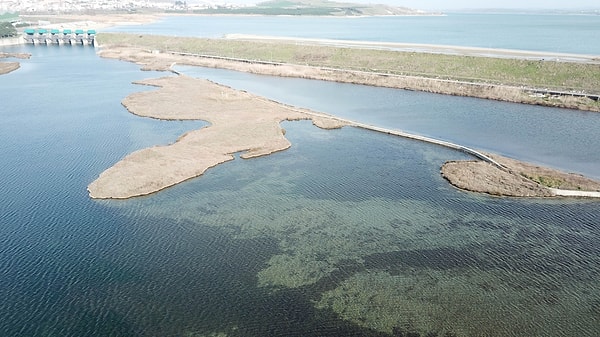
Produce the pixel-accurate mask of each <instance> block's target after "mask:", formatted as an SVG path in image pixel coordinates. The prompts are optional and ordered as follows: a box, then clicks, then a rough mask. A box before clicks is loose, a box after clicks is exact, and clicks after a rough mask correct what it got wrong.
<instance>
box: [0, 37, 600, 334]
mask: <svg viewBox="0 0 600 337" xmlns="http://www.w3.org/2000/svg"><path fill="white" fill-rule="evenodd" d="M13 50H20V51H28V52H32V54H33V57H32V59H30V60H24V61H22V68H21V69H20V70H18V71H16V72H13V73H11V74H8V75H3V76H0V102H1V107H2V108H1V109H0V116H1V117H2V121H3V123H0V156H1V157H2V158H3V160H2V161H0V174H1V176H2V182H1V184H0V197H2V202H1V203H0V223H1V224H2V225H1V226H0V297H1V298H2V299H3V301H2V302H0V335H2V336H392V335H400V334H402V335H406V334H408V333H413V334H417V333H418V334H419V335H423V336H425V335H428V334H429V335H435V334H437V335H444V334H446V333H449V334H453V335H457V336H469V335H480V336H483V335H485V336H510V335H512V336H595V335H598V334H600V321H599V318H598V317H600V287H599V286H598V282H597V275H598V273H599V272H600V250H599V247H600V245H599V244H598V243H599V240H600V228H599V226H598V219H600V204H599V203H598V202H590V201H583V200H541V199H540V200H538V199H533V200H521V199H503V198H492V197H487V196H482V195H476V194H471V193H464V192H460V191H457V190H456V189H454V188H452V187H451V186H449V185H448V183H447V182H445V181H444V180H443V179H442V178H441V177H440V175H439V167H440V165H441V164H442V163H443V162H444V161H446V160H450V159H464V158H466V157H465V155H463V154H461V153H457V152H454V151H450V150H447V149H443V148H440V147H436V146H432V145H428V144H423V143H419V142H414V141H410V140H406V139H401V138H396V137H389V136H386V135H381V134H377V133H374V132H369V131H365V130H359V129H354V128H344V129H341V130H329V131H328V130H320V129H318V128H315V127H313V126H312V125H311V124H310V123H309V122H287V123H284V125H283V127H284V128H285V129H286V130H287V133H286V137H288V138H289V139H290V141H291V142H292V144H293V145H292V147H291V148H290V149H289V150H287V151H283V152H280V153H276V154H273V155H270V156H267V157H263V158H256V159H252V160H241V159H236V160H234V161H232V162H228V163H226V164H224V165H221V166H218V167H216V168H214V169H211V170H209V171H208V172H207V173H206V174H205V175H204V176H202V177H200V178H198V179H192V180H190V181H188V182H186V183H183V184H180V185H178V186H175V187H173V188H170V189H167V190H165V191H162V192H160V193H157V194H155V195H151V196H147V197H143V198H136V199H132V200H122V201H110V200H91V199H89V198H88V197H87V192H86V186H87V184H89V183H90V182H91V181H92V180H94V179H95V177H96V176H97V175H98V174H100V173H101V172H102V171H103V170H105V169H106V168H108V167H109V166H110V165H112V164H113V163H115V162H116V161H118V160H119V159H120V158H122V157H123V156H124V155H126V154H127V153H129V152H131V151H134V150H136V149H140V148H144V147H148V146H152V145H156V144H168V143H170V142H173V141H174V140H175V139H176V138H177V137H178V136H179V135H181V134H182V133H184V132H186V131H187V130H189V129H194V128H199V127H201V126H202V125H204V123H202V122H163V121H157V120H152V119H145V118H139V117H135V116H133V115H131V114H129V113H128V112H127V111H126V110H125V109H124V108H123V107H122V106H121V105H120V101H121V99H123V98H124V97H125V96H126V95H127V94H129V93H132V92H135V91H140V90H152V88H148V87H139V86H135V85H133V84H131V82H132V81H134V80H137V79H142V78H147V77H153V76H165V74H158V73H152V72H150V73H149V72H140V71H139V70H138V67H136V66H135V65H131V64H128V63H122V62H118V61H114V60H105V59H100V58H98V57H96V56H95V54H94V51H93V50H92V49H91V48H64V47H61V48H58V47H57V48H47V47H42V48H39V47H36V48H32V47H18V48H13ZM217 75H218V76H220V77H219V78H221V79H226V78H231V80H232V81H233V82H231V85H233V84H235V85H236V86H237V85H238V84H240V85H243V83H247V81H248V79H245V78H241V79H240V78H238V77H237V76H238V75H231V74H230V73H225V74H217ZM217 75H215V74H212V73H211V74H210V75H209V76H207V77H211V76H217ZM249 80H250V81H251V82H256V84H255V86H253V87H251V88H252V89H253V90H256V91H257V92H259V93H260V90H259V88H261V87H264V88H267V89H268V88H273V85H272V84H269V81H271V79H261V81H258V80H257V79H256V78H250V79H249ZM262 80H265V83H266V84H260V83H259V82H262ZM278 83H279V84H278V86H280V87H281V88H282V89H281V91H282V92H283V94H282V96H275V97H281V99H282V100H283V99H285V100H290V102H292V103H294V104H298V105H302V106H309V107H312V108H315V109H317V110H321V111H324V112H330V113H335V114H338V113H339V114H344V113H347V115H345V116H357V117H360V116H364V115H365V111H366V110H365V107H366V106H367V105H366V104H362V105H361V104H357V102H356V101H355V100H349V98H348V96H344V95H345V94H350V93H352V95H364V94H365V92H363V90H365V89H364V88H363V87H355V86H345V85H338V86H334V87H329V86H328V85H326V84H324V83H322V82H310V83H307V82H298V83H297V84H291V85H292V86H291V87H286V86H288V85H290V84H286V83H283V82H278ZM297 85H300V86H315V87H320V88H321V92H320V93H319V91H318V90H317V91H314V92H310V95H309V94H306V93H302V94H299V93H298V91H297V87H294V86H297ZM242 87H243V86H242ZM249 88H250V87H249ZM286 88H287V89H286ZM267 91H271V90H270V89H269V90H267ZM285 92H287V95H285ZM374 94H376V92H372V91H366V95H368V97H369V98H363V99H364V100H366V101H368V100H370V101H371V102H382V103H377V106H378V109H377V110H378V111H379V110H380V111H379V112H378V111H374V112H373V114H372V117H369V118H373V119H372V121H373V122H374V123H382V124H384V123H397V122H398V119H397V118H396V117H394V113H393V111H399V110H402V111H404V112H403V113H405V114H406V113H407V112H415V111H428V110H431V111H435V110H437V109H438V108H439V106H440V105H442V106H444V105H443V103H441V101H440V103H431V104H432V105H430V106H427V104H428V102H435V101H436V100H437V99H440V100H441V97H440V98H438V97H437V96H429V97H431V98H430V99H428V98H427V97H420V94H417V95H416V96H411V95H410V94H411V93H405V92H402V91H387V90H384V91H381V92H380V93H379V94H377V95H378V96H373V95H374ZM412 94H414V93H412ZM338 95H340V96H338ZM396 95H397V96H398V97H399V98H397V97H396ZM296 96H298V97H299V98H297V97H296ZM306 97H309V98H310V99H307V98H306ZM375 97H376V98H375ZM357 100H359V99H358V98H357ZM345 101H348V103H347V104H345V105H344V104H342V103H343V102H345ZM317 102H321V103H317ZM383 102H390V106H389V107H388V108H387V109H386V108H385V105H386V104H385V103H383ZM402 102H404V103H402ZM406 102H409V103H406ZM309 103H310V104H309ZM406 104H408V105H413V106H417V107H418V108H415V109H414V110H411V109H405V108H404V107H403V105H406ZM438 104H440V105H438ZM478 104H481V105H478ZM487 104H489V103H488V102H484V101H479V100H475V101H468V100H457V101H452V103H448V106H453V108H452V110H454V111H455V112H452V113H454V114H460V112H461V111H463V112H462V113H466V112H464V111H470V110H471V109H473V110H485V109H490V108H493V109H497V110H494V111H499V113H501V114H506V116H507V117H506V118H509V117H510V118H513V117H514V116H515V115H514V114H512V115H511V112H510V110H511V109H510V108H504V107H503V108H497V106H496V105H487ZM454 106H456V107H455V108H454ZM461 106H463V108H460V107H461ZM511 106H512V105H511ZM352 107H357V108H356V110H355V111H353V109H352ZM419 109H420V110H419ZM506 110H508V111H506ZM543 112H548V113H551V115H553V116H554V115H555V113H554V112H557V114H558V115H560V116H561V117H559V120H558V121H557V123H558V122H564V123H574V125H579V124H578V123H579V120H580V119H581V118H585V116H587V115H577V114H571V115H568V116H571V119H568V118H569V117H567V115H565V116H563V115H562V112H561V111H554V110H544V109H542V110H540V111H539V112H536V110H534V111H533V112H531V113H533V114H535V113H543ZM524 115H528V113H527V114H524ZM486 116H487V115H486ZM480 117H482V115H481V114H472V115H471V116H470V117H468V118H470V119H471V120H473V123H477V124H485V123H487V122H486V120H479V118H480ZM365 118H366V117H365ZM414 118H416V115H411V114H410V113H408V114H407V115H406V116H405V117H403V118H402V124H401V125H402V128H403V129H414V130H419V129H418V128H417V126H418V125H426V124H427V121H426V120H425V121H423V120H422V121H416V122H413V121H411V120H412V119H414ZM427 118H434V114H433V113H432V114H431V115H428V117H427ZM563 118H564V119H563ZM592 118H593V117H592ZM500 119H502V118H500ZM369 120H370V119H369ZM404 123H409V124H404ZM410 123H414V124H410ZM589 123H596V122H594V120H592V122H589ZM396 125H400V124H396ZM405 125H410V127H405ZM415 125H416V126H415ZM517 126H519V128H520V129H521V132H525V133H529V134H531V139H532V140H531V141H532V142H533V143H544V142H546V141H547V139H545V138H542V140H539V139H538V138H537V137H543V136H541V135H540V133H539V132H536V130H535V128H534V130H533V131H531V130H529V129H528V127H527V123H517ZM444 128H448V129H452V128H454V126H451V127H450V126H447V127H442V126H439V127H434V128H432V129H428V130H430V131H424V132H431V133H432V135H434V136H437V135H438V134H437V132H438V131H439V130H442V129H444ZM582 130H583V131H582V132H588V131H585V130H587V129H585V128H582ZM596 130H597V129H596ZM449 133H452V131H449ZM457 133H463V132H457ZM594 135H595V134H593V133H592V134H588V136H589V137H588V138H592V139H594V140H595V139H596V138H595V137H593V136H594ZM565 138H566V139H567V140H566V141H565V142H566V143H569V142H573V143H572V144H571V143H570V145H564V147H571V149H573V148H574V147H576V146H579V145H578V144H579V143H578V142H579V140H577V139H578V138H577V137H570V136H569V137H565ZM572 139H575V140H572ZM478 141H479V140H477V142H478ZM592 144H595V143H592ZM594 146H595V145H592V146H590V147H594ZM564 152H567V153H568V152H569V151H564ZM569 158H577V151H575V150H571V156H570V157H569ZM573 160H574V161H575V160H576V159H573Z"/></svg>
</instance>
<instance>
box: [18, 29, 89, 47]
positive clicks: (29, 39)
mask: <svg viewBox="0 0 600 337" xmlns="http://www.w3.org/2000/svg"><path fill="white" fill-rule="evenodd" d="M23 38H24V39H25V43H29V44H34V45H48V44H57V45H88V46H94V45H95V40H96V31H95V30H93V29H88V30H83V29H75V30H71V29H63V30H59V29H43V28H41V29H25V31H24V32H23Z"/></svg>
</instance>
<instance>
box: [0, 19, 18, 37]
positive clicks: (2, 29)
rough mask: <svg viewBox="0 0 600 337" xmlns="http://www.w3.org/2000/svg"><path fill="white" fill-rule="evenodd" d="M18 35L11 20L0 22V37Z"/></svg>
mask: <svg viewBox="0 0 600 337" xmlns="http://www.w3.org/2000/svg"><path fill="white" fill-rule="evenodd" d="M13 36H17V29H16V28H15V27H14V26H13V25H12V24H11V23H10V22H0V38H2V37H13Z"/></svg>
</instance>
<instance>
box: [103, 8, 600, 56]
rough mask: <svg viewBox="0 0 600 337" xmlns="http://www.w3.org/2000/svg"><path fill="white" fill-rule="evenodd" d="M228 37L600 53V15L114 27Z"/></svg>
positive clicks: (178, 20)
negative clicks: (319, 39)
mask: <svg viewBox="0 0 600 337" xmlns="http://www.w3.org/2000/svg"><path fill="white" fill-rule="evenodd" d="M111 31H123V32H129V33H140V34H162V35H177V36H198V37H211V38H215V37H223V36H225V35H227V34H253V35H271V36H287V37H301V38H321V39H339V40H352V41H385V42H402V43H419V44H441V45H455V46H468V47H483V48H503V49H521V50H533V51H547V52H557V53H575V54H591V55H600V45H599V44H598V43H594V41H596V40H597V37H598V36H600V15H530V14H463V13H450V14H448V15H446V16H396V17H393V16H390V17H292V16H281V17H261V16H246V17H236V16H177V17H165V18H164V19H163V20H161V21H159V22H156V23H152V24H148V25H142V26H123V27H118V28H114V29H111Z"/></svg>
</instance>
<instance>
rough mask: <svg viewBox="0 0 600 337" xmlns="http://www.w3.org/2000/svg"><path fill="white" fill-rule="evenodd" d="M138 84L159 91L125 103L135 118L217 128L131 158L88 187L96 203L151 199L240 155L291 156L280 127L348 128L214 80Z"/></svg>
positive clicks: (179, 79)
mask: <svg viewBox="0 0 600 337" xmlns="http://www.w3.org/2000/svg"><path fill="white" fill-rule="evenodd" d="M138 83H139V84H144V85H152V86H157V87H158V88H159V89H158V90H156V91H149V92H139V93H134V94H132V95H130V96H129V97H127V98H125V99H124V100H123V105H124V106H125V107H126V108H127V109H128V110H129V111H130V112H131V113H133V114H136V115H139V116H143V117H150V118H157V119H165V120H205V121H208V122H209V123H210V124H211V125H210V126H208V127H204V128H202V129H200V130H195V131H190V132H188V133H186V134H185V135H183V136H181V137H180V138H179V139H178V140H177V141H176V142H175V143H174V144H171V145H167V146H155V147H152V148H147V149H143V150H139V151H136V152H134V153H131V154H130V155H128V156H126V157H125V158H123V159H122V160H121V161H119V162H118V163H116V164H115V165H114V166H113V167H111V168H109V169H108V170H106V171H104V172H103V173H102V174H101V175H100V176H99V177H98V179H96V180H95V181H94V182H92V183H91V184H90V185H89V186H88V191H89V193H90V196H91V197H92V198H116V199H124V198H130V197H135V196H141V195H146V194H150V193H153V192H156V191H159V190H161V189H164V188H166V187H169V186H173V185H175V184H178V183H180V182H182V181H185V180H187V179H190V178H194V177H197V176H199V175H201V174H203V173H204V171H206V170H207V169H208V168H210V167H213V166H215V165H218V164H220V163H223V162H226V161H229V160H232V159H234V156H233V154H234V153H237V152H242V154H241V157H242V158H251V157H257V156H262V155H267V154H270V153H273V152H276V151H281V150H285V149H287V148H288V147H290V143H289V141H288V140H287V139H286V138H285V137H284V130H283V129H282V128H281V126H280V123H281V122H282V121H285V120H308V119H312V120H313V123H314V124H315V125H317V126H320V127H324V128H339V127H341V126H343V125H345V123H343V122H340V121H335V120H331V119H329V118H328V117H327V116H326V115H322V117H319V116H318V115H309V114H307V113H304V112H303V110H301V109H295V108H293V107H289V106H286V105H283V104H279V103H276V102H273V101H268V100H265V99H263V98H260V97H257V96H254V95H251V94H249V93H246V92H243V91H238V90H234V89H231V88H229V87H225V86H222V85H218V84H215V83H213V82H210V81H208V80H201V79H195V78H190V77H186V76H175V77H163V78H159V79H149V80H145V81H141V82H138ZM307 112H308V111H307Z"/></svg>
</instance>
